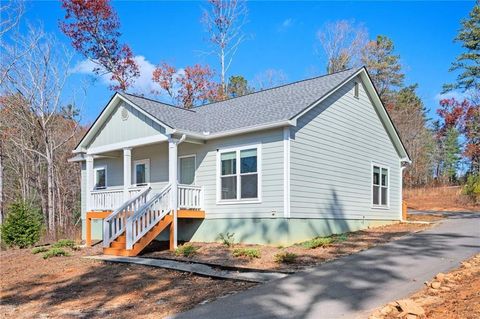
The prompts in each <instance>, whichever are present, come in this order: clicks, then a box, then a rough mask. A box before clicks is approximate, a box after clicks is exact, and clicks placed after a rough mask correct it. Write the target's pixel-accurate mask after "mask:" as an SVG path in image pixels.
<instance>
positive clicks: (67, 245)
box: [52, 239, 77, 250]
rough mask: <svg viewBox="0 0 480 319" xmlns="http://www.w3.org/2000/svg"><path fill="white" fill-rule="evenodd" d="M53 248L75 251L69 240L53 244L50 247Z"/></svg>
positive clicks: (61, 240) (73, 244) (71, 241)
mask: <svg viewBox="0 0 480 319" xmlns="http://www.w3.org/2000/svg"><path fill="white" fill-rule="evenodd" d="M52 247H53V248H70V249H73V250H75V249H76V248H77V247H76V246H75V242H74V241H73V240H71V239H60V240H59V241H57V242H56V243H55V244H53V245H52Z"/></svg>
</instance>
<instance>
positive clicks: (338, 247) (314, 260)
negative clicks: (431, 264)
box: [144, 215, 441, 271]
mask: <svg viewBox="0 0 480 319" xmlns="http://www.w3.org/2000/svg"><path fill="white" fill-rule="evenodd" d="M428 216H429V215H427V216H426V217H421V218H423V219H428V218H430V219H435V220H439V219H441V216H435V217H428ZM421 218H419V219H421ZM417 219H418V218H417ZM428 227H431V225H429V224H407V223H400V224H393V225H388V226H382V227H375V228H371V229H367V230H364V231H358V232H353V233H348V234H345V236H337V237H334V239H335V240H334V242H333V243H331V244H328V245H326V246H323V247H317V248H314V249H309V248H305V247H304V246H303V245H293V246H289V247H281V246H263V245H242V244H235V245H234V246H233V247H227V246H225V245H223V244H221V243H193V244H192V245H193V246H194V247H196V248H198V249H197V250H196V252H195V253H194V254H193V255H192V256H189V257H184V256H181V255H176V254H175V253H172V252H170V251H168V250H156V251H154V252H148V253H146V254H144V257H158V258H168V259H177V260H188V261H196V262H204V263H211V264H217V265H222V266H227V267H245V268H256V269H270V270H279V271H296V270H300V269H303V268H305V267H306V266H312V265H316V264H318V263H321V262H325V261H327V260H331V259H335V258H338V257H339V256H343V255H348V254H352V253H355V252H358V251H361V250H364V249H367V248H370V247H372V246H375V245H378V244H382V243H385V242H388V241H391V240H394V239H395V238H398V237H401V236H404V235H407V234H409V233H412V232H417V231H420V230H423V229H426V228H428ZM242 248H245V249H254V250H258V253H259V257H258V258H255V257H253V258H249V257H234V256H233V253H234V251H235V249H242ZM285 252H288V253H293V254H295V255H296V258H295V260H294V261H293V262H290V263H287V262H278V261H276V260H275V259H276V258H275V256H276V255H277V254H280V253H285Z"/></svg>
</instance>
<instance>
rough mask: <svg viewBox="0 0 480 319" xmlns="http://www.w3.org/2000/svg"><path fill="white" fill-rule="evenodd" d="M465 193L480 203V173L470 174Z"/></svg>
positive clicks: (464, 189)
mask: <svg viewBox="0 0 480 319" xmlns="http://www.w3.org/2000/svg"><path fill="white" fill-rule="evenodd" d="M463 193H464V194H465V195H467V196H468V197H470V198H471V199H472V200H473V201H474V202H478V203H480V174H475V175H470V176H468V178H467V183H466V184H465V186H464V187H463Z"/></svg>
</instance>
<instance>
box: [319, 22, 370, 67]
mask: <svg viewBox="0 0 480 319" xmlns="http://www.w3.org/2000/svg"><path fill="white" fill-rule="evenodd" d="M367 38H368V33H367V30H366V28H365V27H364V26H363V25H361V24H355V23H354V22H351V21H347V20H340V21H336V22H329V23H326V24H325V26H324V27H323V28H322V29H321V30H319V31H318V32H317V39H318V40H319V41H320V43H321V45H322V47H323V50H324V51H325V55H326V57H327V72H328V73H329V74H331V73H335V72H339V71H343V70H345V69H348V68H350V67H353V66H357V65H358V64H359V59H360V52H361V50H362V48H363V47H364V46H365V44H366V42H367Z"/></svg>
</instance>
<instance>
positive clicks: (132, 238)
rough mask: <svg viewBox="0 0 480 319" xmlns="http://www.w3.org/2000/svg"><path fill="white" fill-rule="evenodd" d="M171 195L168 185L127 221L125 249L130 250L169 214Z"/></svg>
mask: <svg viewBox="0 0 480 319" xmlns="http://www.w3.org/2000/svg"><path fill="white" fill-rule="evenodd" d="M171 193H172V192H171V185H170V184H169V185H167V186H166V187H165V188H164V189H163V190H162V191H161V192H160V193H158V194H155V195H154V196H153V197H152V198H151V199H150V200H149V201H148V202H147V203H145V204H144V205H142V207H140V208H139V209H138V210H137V211H135V214H133V215H132V216H130V217H129V218H128V219H127V229H126V237H127V239H126V240H127V243H126V249H132V248H133V245H134V244H135V243H136V242H137V241H139V240H140V239H141V238H142V237H143V236H144V235H145V234H146V233H147V232H148V231H149V230H150V229H152V228H153V227H154V226H155V225H156V224H157V223H158V222H159V221H160V220H161V219H162V218H163V217H165V216H166V215H167V214H168V213H170V211H171V210H172V208H171V206H172V205H171V200H170V196H171Z"/></svg>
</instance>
